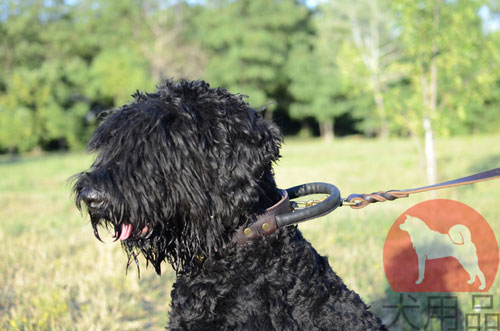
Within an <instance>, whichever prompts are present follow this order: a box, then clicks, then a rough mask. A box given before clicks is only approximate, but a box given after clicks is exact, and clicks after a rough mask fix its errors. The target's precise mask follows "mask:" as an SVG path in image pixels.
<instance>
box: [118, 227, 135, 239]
mask: <svg viewBox="0 0 500 331" xmlns="http://www.w3.org/2000/svg"><path fill="white" fill-rule="evenodd" d="M132 230H134V227H133V226H132V224H122V232H121V234H120V240H127V239H128V237H130V235H131V234H132Z"/></svg>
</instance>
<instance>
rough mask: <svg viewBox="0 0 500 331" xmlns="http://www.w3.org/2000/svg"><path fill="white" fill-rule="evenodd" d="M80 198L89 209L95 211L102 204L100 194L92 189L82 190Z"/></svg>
mask: <svg viewBox="0 0 500 331" xmlns="http://www.w3.org/2000/svg"><path fill="white" fill-rule="evenodd" d="M80 197H81V198H82V200H83V202H85V204H86V205H87V207H89V208H90V209H97V208H99V207H101V205H102V203H103V202H104V200H103V198H102V196H101V194H99V192H97V191H96V190H93V189H84V190H83V191H82V192H81V193H80Z"/></svg>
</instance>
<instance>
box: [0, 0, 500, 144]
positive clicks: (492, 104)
mask: <svg viewBox="0 0 500 331" xmlns="http://www.w3.org/2000/svg"><path fill="white" fill-rule="evenodd" d="M496 6H497V3H496V2H495V1H479V0H453V1H449V0H392V1H389V0H356V1H352V0H351V1H348V0H336V1H321V2H319V4H317V5H315V6H312V5H310V4H307V3H305V2H304V1H298V0H205V1H182V0H71V1H68V0H52V1H47V0H23V1H20V0H6V1H3V2H2V3H0V152H2V153H6V152H11V153H12V152H26V151H30V150H33V149H37V148H38V149H39V148H42V149H60V148H65V149H78V148H82V147H83V146H84V145H85V143H86V142H87V141H88V139H89V136H90V134H91V132H92V131H93V130H94V129H95V126H96V125H97V122H98V120H97V117H98V116H97V114H98V113H99V112H100V111H102V110H105V109H109V108H113V107H117V106H120V105H122V104H124V103H126V102H128V101H130V100H131V97H130V95H131V94H133V93H134V92H135V91H136V90H137V89H139V90H145V91H152V90H154V87H155V85H157V84H159V83H160V82H161V81H162V80H164V79H168V78H175V79H180V78H185V79H204V80H206V81H208V82H210V84H211V85H212V86H222V87H225V88H227V89H228V90H229V91H231V92H233V93H242V94H245V95H248V96H249V99H248V102H249V103H250V104H251V105H252V106H253V107H255V108H256V109H261V110H262V111H263V113H264V116H266V117H267V118H269V119H274V120H275V121H277V122H278V123H279V124H282V126H283V127H284V128H285V131H286V132H287V133H297V132H299V131H300V130H302V132H308V131H310V130H313V129H314V128H316V127H317V128H318V129H319V130H318V131H319V133H320V134H321V136H323V137H324V138H325V139H327V140H331V139H333V138H334V137H335V136H336V135H341V134H345V133H352V132H356V133H359V134H363V135H366V136H376V137H388V136H413V137H418V138H419V139H420V138H422V141H425V144H423V146H424V145H425V146H426V148H430V147H432V146H431V145H429V144H432V141H433V140H432V139H434V136H436V135H437V136H447V135H457V134H471V133H478V132H481V133H488V132H499V131H500V129H499V127H500V116H498V115H499V113H500V112H499V108H500V52H499V51H498V50H499V49H500V32H499V31H497V29H496V28H495V26H496V25H495V23H498V16H497V13H498V7H496ZM424 137H425V138H426V139H425V140H424ZM429 146H430V147H429Z"/></svg>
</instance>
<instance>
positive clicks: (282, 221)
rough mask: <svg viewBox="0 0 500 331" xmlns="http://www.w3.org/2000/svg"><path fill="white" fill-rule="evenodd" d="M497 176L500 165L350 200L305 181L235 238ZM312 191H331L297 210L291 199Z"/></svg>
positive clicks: (243, 238)
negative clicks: (347, 208)
mask: <svg viewBox="0 0 500 331" xmlns="http://www.w3.org/2000/svg"><path fill="white" fill-rule="evenodd" d="M495 178H500V168H496V169H492V170H488V171H485V172H481V173H478V174H475V175H472V176H467V177H463V178H459V179H454V180H450V181H447V182H443V183H439V184H434V185H429V186H423V187H418V188H413V189H407V190H390V191H379V192H374V193H371V194H351V195H349V196H348V197H347V199H342V198H341V197H340V191H339V190H338V188H337V187H336V186H335V185H332V184H328V183H308V184H302V185H298V186H295V187H292V188H289V189H286V190H281V196H282V198H281V200H280V201H279V202H278V203H276V204H275V205H273V206H271V207H269V208H268V209H266V211H265V213H264V214H262V215H258V216H257V219H256V220H255V222H253V223H252V224H250V225H246V226H242V227H240V228H238V229H237V230H236V233H235V236H234V241H235V242H236V243H237V245H239V246H243V245H245V244H247V243H248V242H249V241H250V240H252V239H254V238H257V237H259V236H262V235H270V234H272V233H274V232H276V230H278V229H279V228H282V227H285V226H289V225H293V224H297V223H300V222H304V221H308V220H310V219H313V218H317V217H321V216H324V215H326V214H328V213H330V212H332V211H333V210H334V209H335V208H337V207H340V206H350V207H351V208H353V209H361V208H364V207H366V206H368V205H369V204H370V203H376V202H383V201H387V200H389V201H392V200H396V199H399V198H406V197H408V196H409V195H410V194H414V193H420V192H426V191H432V190H439V189H443V188H448V187H453V186H460V185H466V184H473V183H477V182H482V181H486V180H491V179H495ZM310 194H328V197H327V198H325V199H323V200H321V201H318V203H317V204H314V205H312V206H310V207H306V208H303V209H301V210H298V211H293V210H294V209H295V208H294V204H295V203H294V202H291V201H290V199H295V198H298V197H302V196H306V195H310ZM295 205H296V204H295Z"/></svg>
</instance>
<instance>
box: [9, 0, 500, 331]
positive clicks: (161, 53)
mask: <svg viewBox="0 0 500 331" xmlns="http://www.w3.org/2000/svg"><path fill="white" fill-rule="evenodd" d="M169 78H174V79H204V80H206V81H208V82H209V83H210V84H211V86H213V87H218V86H221V87H225V88H227V89H228V90H229V91H230V92H232V93H241V94H244V95H246V96H248V99H247V101H248V102H249V103H250V105H251V106H253V107H254V108H255V109H259V110H261V111H262V114H263V116H264V117H266V118H267V119H269V120H273V121H275V122H276V123H277V124H278V125H279V126H280V127H281V128H282V130H283V132H284V133H285V135H286V139H285V144H284V147H283V150H282V155H283V157H282V159H281V161H280V162H279V163H278V164H277V166H276V167H275V169H276V177H277V181H278V184H279V185H280V186H282V187H288V186H293V185H297V184H300V183H303V182H307V181H326V182H331V183H334V184H336V185H338V186H339V188H340V189H341V192H342V193H343V196H347V195H348V194H350V193H370V192H372V191H377V190H386V189H398V188H399V189H405V188H409V187H415V186H423V185H426V184H427V183H435V182H437V181H443V180H448V179H453V178H456V177H462V176H465V175H468V174H472V173H474V172H479V171H483V170H488V169H490V168H496V167H498V166H499V164H500V2H498V1H497V0H484V1H479V0H392V1H388V0H387V1H386V0H337V1H326V0H316V1H315V0H308V1H298V0H251V1H250V0H190V1H180V0H179V1H162V0H66V1H64V0H22V1H20V0H0V329H6V330H39V329H40V330H45V329H50V330H59V329H64V330H69V329H76V330H80V329H89V330H113V329H114V330H125V329H128V330H135V329H148V330H156V329H162V327H163V326H165V325H166V324H167V322H168V316H167V312H168V309H169V302H170V298H169V291H170V288H171V285H172V282H173V280H174V277H175V275H174V273H173V272H172V271H171V270H170V269H169V268H168V266H167V265H165V270H164V274H163V275H162V277H157V276H156V275H155V274H154V272H153V271H152V270H150V269H148V268H146V265H145V263H144V261H142V269H141V279H140V280H139V279H138V277H137V276H138V275H137V272H136V270H135V269H134V268H129V270H128V274H127V275H125V264H126V257H125V255H124V254H123V253H122V252H121V251H120V247H119V245H118V244H116V245H111V244H107V245H103V244H101V243H98V242H97V241H96V240H94V237H93V235H92V231H91V228H90V226H89V224H88V221H87V220H86V219H85V218H84V217H82V216H81V215H79V213H78V212H77V210H76V208H74V206H73V203H72V201H71V196H70V184H68V178H69V177H70V176H71V175H73V174H75V173H77V172H79V171H83V170H85V169H86V168H88V166H89V165H90V163H91V161H92V156H91V155H87V154H85V152H84V148H85V144H86V142H87V141H88V140H89V137H90V135H91V133H92V132H93V130H94V129H95V128H96V126H97V124H98V114H99V112H101V111H102V110H106V109H110V108H114V107H119V106H121V105H122V104H124V103H127V102H129V101H131V100H132V98H131V94H133V93H134V92H135V91H136V90H141V91H151V92H152V91H154V90H155V86H156V85H158V84H160V83H161V82H162V81H163V80H165V79H169ZM431 197H433V196H432V195H426V194H423V195H422V196H421V197H420V196H419V197H415V198H411V199H407V200H402V201H398V202H390V203H389V202H387V203H385V204H380V205H375V206H370V207H368V208H366V210H361V211H353V210H350V209H342V210H339V211H336V212H335V213H334V214H331V215H329V216H327V217H325V218H324V219H321V220H318V221H316V222H311V223H306V224H304V225H301V229H302V230H303V232H304V233H305V235H306V237H307V238H308V239H310V240H311V241H312V242H313V244H314V245H315V246H316V247H317V248H318V250H319V252H320V253H321V254H323V255H328V257H329V259H330V263H331V265H332V267H333V268H334V269H335V270H336V272H337V273H338V274H339V275H340V276H341V277H343V278H344V280H345V281H346V283H347V284H348V286H349V287H351V288H353V289H355V290H356V291H357V292H359V293H360V295H361V296H362V297H363V299H364V300H365V301H366V302H367V303H369V304H372V306H373V309H374V310H375V311H376V313H378V314H379V315H380V316H382V318H383V319H384V321H385V322H386V323H388V324H389V323H391V322H392V321H393V320H394V318H395V316H396V313H397V311H394V310H390V309H386V308H384V305H385V306H387V305H390V304H395V303H397V302H398V300H399V294H397V293H393V292H392V291H391V290H390V288H389V286H388V283H387V281H386V279H385V275H384V270H383V264H382V250H383V245H384V240H385V236H386V234H387V231H388V230H389V228H390V226H391V225H392V223H393V222H394V220H395V219H396V218H397V217H398V216H399V215H400V214H401V213H403V212H404V211H405V210H406V209H407V208H409V207H410V206H412V205H414V204H415V203H417V202H419V201H422V200H425V199H429V198H431ZM439 197H441V198H447V199H455V200H460V201H462V202H464V203H467V204H469V205H470V206H472V207H473V208H475V209H476V210H478V211H479V212H480V213H481V214H482V215H483V216H484V217H485V218H486V219H487V220H488V222H489V223H490V225H491V226H492V228H493V230H494V231H495V233H496V234H497V235H498V234H499V233H500V220H499V217H500V205H499V203H498V202H499V198H500V187H499V185H498V183H497V182H489V183H482V184H477V185H474V186H468V187H463V188H456V189H450V190H446V191H442V192H440V193H439ZM497 283H498V282H496V283H495V284H494V285H493V286H492V288H491V289H490V292H491V293H490V294H492V295H500V286H499V285H497ZM457 295H458V296H459V308H458V312H459V314H458V315H457V316H458V320H459V323H460V325H462V326H463V325H465V321H466V317H467V313H470V312H471V311H470V310H471V308H470V307H471V304H470V295H467V294H457ZM418 299H419V300H420V301H421V303H422V307H421V308H422V309H421V310H418V309H417V310H418V312H416V313H415V314H414V316H413V315H412V316H413V317H412V318H414V321H415V324H417V325H418V324H419V323H421V325H423V323H424V322H425V321H426V317H428V314H427V315H426V312H427V306H426V305H425V304H426V297H425V295H422V296H421V297H419V298H418ZM412 303H413V304H414V302H412ZM496 309H497V310H496V311H498V310H500V305H499V306H497V307H496ZM489 312H491V311H489ZM431 320H432V322H431V323H430V324H428V329H435V330H440V329H442V328H443V325H442V324H440V323H442V321H443V319H442V318H441V319H439V318H438V319H431ZM398 323H399V324H398ZM483 326H484V325H483ZM393 329H409V326H408V324H405V321H404V320H400V321H398V322H397V323H396V324H395V326H394V328H393Z"/></svg>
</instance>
